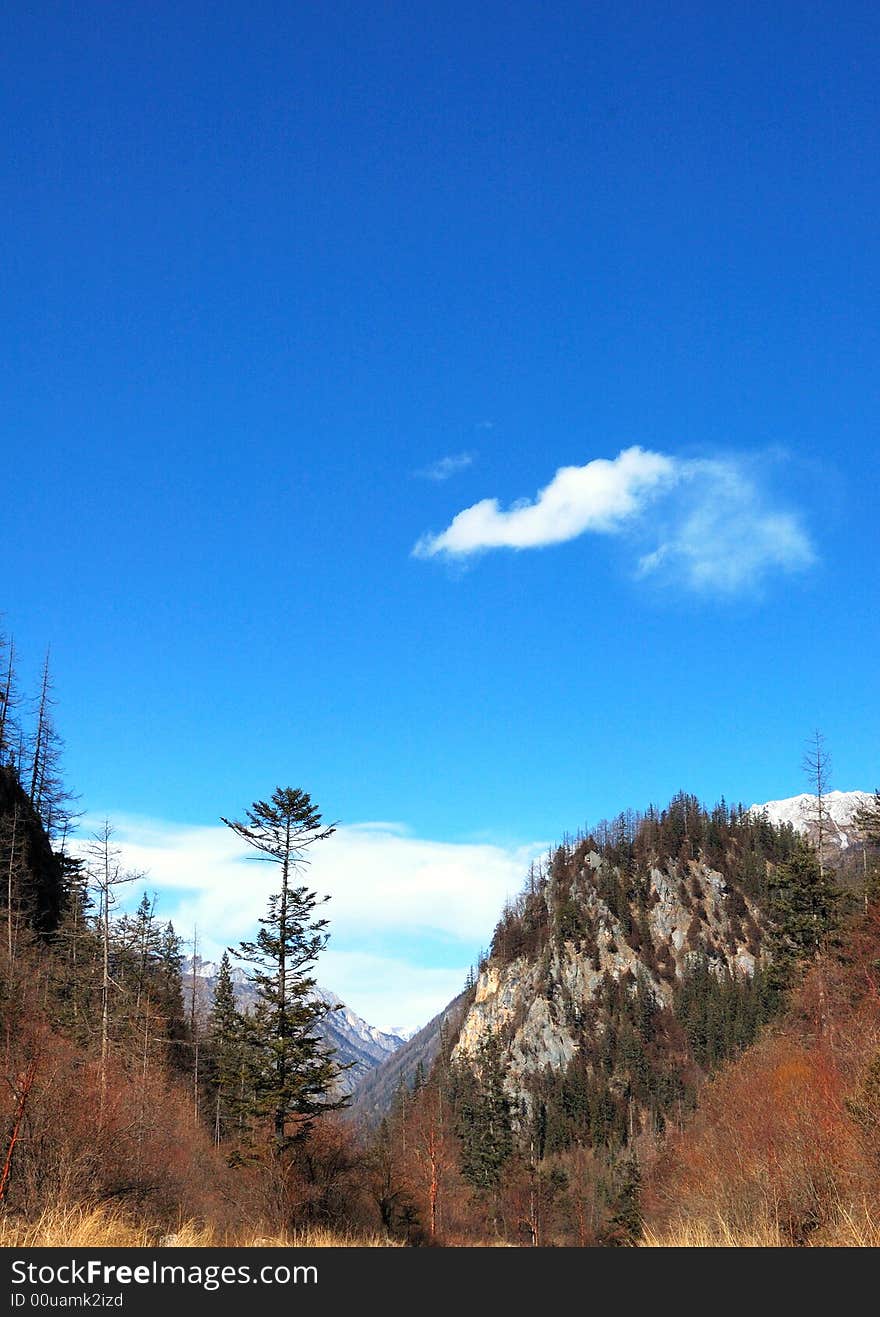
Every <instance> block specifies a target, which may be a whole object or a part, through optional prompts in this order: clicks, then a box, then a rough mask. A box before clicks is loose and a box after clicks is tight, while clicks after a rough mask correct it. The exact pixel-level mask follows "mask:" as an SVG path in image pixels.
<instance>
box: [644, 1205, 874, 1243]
mask: <svg viewBox="0 0 880 1317" xmlns="http://www.w3.org/2000/svg"><path fill="white" fill-rule="evenodd" d="M806 1243H807V1247H809V1248H878V1247H880V1221H878V1220H877V1218H876V1216H875V1215H874V1213H873V1211H872V1210H871V1208H870V1207H869V1206H868V1205H867V1204H863V1205H861V1206H859V1207H854V1208H850V1207H845V1206H843V1205H840V1206H839V1207H838V1210H837V1213H836V1216H835V1219H834V1221H832V1222H831V1223H829V1224H828V1225H826V1226H823V1227H822V1228H821V1229H820V1230H817V1231H816V1232H815V1233H814V1234H813V1235H811V1236H809V1237H808V1239H807V1241H806ZM642 1247H643V1248H790V1247H791V1240H790V1239H789V1238H787V1237H786V1235H785V1233H784V1232H783V1231H781V1230H780V1229H779V1227H778V1225H776V1224H775V1222H773V1221H758V1222H756V1223H755V1224H754V1225H752V1226H749V1227H748V1228H746V1227H742V1226H737V1225H733V1224H731V1223H730V1222H729V1221H725V1220H724V1219H723V1218H722V1217H718V1218H717V1219H715V1220H711V1221H678V1222H672V1223H671V1224H669V1225H667V1226H665V1227H664V1228H662V1229H656V1230H655V1229H653V1228H651V1227H647V1228H646V1229H645V1232H644V1236H643V1238H642Z"/></svg>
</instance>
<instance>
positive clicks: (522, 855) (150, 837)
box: [79, 818, 544, 1028]
mask: <svg viewBox="0 0 880 1317" xmlns="http://www.w3.org/2000/svg"><path fill="white" fill-rule="evenodd" d="M94 826H95V821H94V820H92V821H91V823H89V821H84V824H83V827H82V833H83V834H87V833H89V832H90V831H93V830H94ZM114 828H115V836H114V842H115V843H116V844H118V846H119V848H120V850H121V852H122V863H123V865H124V866H125V867H126V868H128V869H131V870H137V871H140V872H143V873H144V874H145V877H144V881H143V883H142V884H136V885H133V887H132V888H131V889H130V890H129V891H128V894H127V899H129V898H130V899H132V900H136V899H137V898H138V897H139V895H140V892H141V891H143V890H144V889H146V890H147V891H149V892H153V891H155V892H157V893H158V894H159V901H158V907H157V915H158V917H159V918H160V919H169V918H170V919H172V920H173V921H174V924H175V927H176V928H177V930H178V932H179V933H180V934H181V935H182V936H184V937H187V936H189V935H191V930H192V928H193V926H194V925H197V926H198V929H199V940H200V943H201V945H202V948H203V951H202V954H203V955H204V956H205V957H206V958H211V957H214V956H216V955H219V954H220V953H221V952H222V950H223V948H224V947H226V946H229V945H232V946H234V945H236V944H237V943H238V942H239V941H240V940H241V939H242V938H248V937H252V936H253V934H254V932H255V930H256V921H257V919H258V918H259V917H260V915H262V914H263V912H264V909H265V905H266V900H267V898H268V896H269V894H270V892H272V891H273V890H274V883H275V881H276V878H277V875H276V873H275V870H274V866H272V865H271V864H261V863H259V862H254V861H252V860H251V859H250V858H249V852H248V851H247V849H246V848H244V847H243V846H242V843H241V842H240V841H238V839H237V838H236V837H235V836H234V835H233V833H232V832H231V831H230V830H229V829H228V828H225V827H222V826H219V825H218V826H216V827H197V826H187V825H179V824H171V823H164V822H161V821H157V820H150V819H139V818H122V819H117V820H116V821H115V823H114ZM79 845H80V847H82V845H84V843H83V842H80V843H79ZM543 849H544V845H543V844H541V845H538V844H535V845H530V846H521V847H503V846H497V845H491V844H489V843H483V844H476V843H473V844H471V843H455V842H440V841H432V840H427V839H424V838H419V837H413V836H411V835H409V833H407V831H406V830H405V829H404V828H403V827H402V825H400V824H393V823H363V824H356V825H351V826H345V827H340V828H339V829H338V830H337V832H336V833H335V835H334V836H333V837H331V838H330V839H329V840H328V841H326V842H322V843H321V845H320V846H317V847H315V849H314V852H313V862H312V864H311V865H310V867H309V869H308V873H307V876H306V882H307V883H308V885H309V886H310V887H311V888H313V889H314V890H315V891H317V892H319V893H320V894H322V895H323V894H324V893H328V894H329V895H330V896H331V898H332V899H331V901H330V902H329V904H328V905H327V907H326V910H325V911H324V912H323V913H325V914H326V915H327V917H328V918H329V919H330V929H331V934H332V937H331V942H330V946H329V948H328V950H327V951H326V952H325V953H324V956H323V957H322V959H321V963H320V966H319V978H320V980H321V982H322V983H323V984H324V985H325V986H326V987H328V988H332V989H333V991H334V992H336V993H338V994H339V996H341V997H342V998H343V999H344V1000H345V1001H347V1002H348V1004H349V1005H350V1006H351V1007H352V1008H353V1009H354V1010H356V1011H358V1012H359V1014H361V1015H363V1016H364V1018H365V1019H367V1020H368V1021H369V1022H370V1023H371V1024H376V1025H378V1026H379V1027H385V1028H391V1027H407V1028H415V1027H417V1026H419V1025H421V1024H424V1023H425V1022H426V1021H427V1020H428V1019H429V1018H430V1016H431V1015H433V1014H436V1012H437V1011H439V1010H441V1009H442V1007H443V1006H445V1004H446V1003H447V1001H449V999H450V997H451V996H454V995H455V993H456V992H458V991H459V990H460V988H461V985H462V983H463V981H464V975H465V973H466V971H467V966H468V964H469V963H470V962H471V961H472V960H473V959H474V957H475V956H476V953H477V951H478V949H479V948H480V947H481V946H484V945H486V944H487V943H488V941H489V938H490V937H491V934H492V930H493V928H494V926H495V922H496V920H497V918H498V916H499V914H500V912H501V907H502V905H503V903H504V900H505V898H506V897H507V896H508V895H509V894H510V893H512V892H515V891H518V890H519V889H520V887H521V886H522V881H523V876H524V874H525V872H526V870H527V868H528V865H529V863H530V861H531V860H532V859H534V858H535V856H536V855H538V854H539V853H540V852H541V851H542V850H543ZM438 962H439V963H438ZM450 987H451V988H452V991H450Z"/></svg>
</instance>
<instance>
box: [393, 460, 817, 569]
mask: <svg viewBox="0 0 880 1317" xmlns="http://www.w3.org/2000/svg"><path fill="white" fill-rule="evenodd" d="M587 532H591V533H594V534H602V535H624V534H626V535H627V536H628V537H629V540H630V541H631V542H632V544H633V545H634V546H636V559H637V566H636V571H637V574H638V575H640V576H643V577H647V576H654V577H655V578H657V579H669V580H673V579H674V580H675V581H676V582H678V583H683V584H685V585H686V586H688V587H689V588H691V589H694V590H704V591H715V592H727V593H732V592H736V591H740V590H743V589H747V588H750V587H754V586H756V585H759V584H760V583H761V581H762V580H763V579H764V578H765V577H766V576H767V575H768V574H769V573H771V572H774V571H782V572H794V571H799V570H803V569H804V568H806V567H809V566H810V565H811V564H812V563H814V562H815V559H816V554H815V550H814V548H813V545H812V543H811V541H810V537H809V535H808V534H807V532H806V530H805V529H804V527H803V525H802V523H801V519H800V517H799V516H798V514H797V513H796V512H793V511H791V510H788V509H785V508H783V507H781V506H779V505H778V504H777V502H776V501H775V500H774V498H773V497H772V496H771V494H770V493H769V492H768V491H767V490H766V489H765V488H764V487H763V481H762V477H761V471H760V463H759V462H757V461H756V460H755V459H750V460H746V459H744V458H739V457H736V456H731V457H724V458H712V459H682V458H677V457H672V456H670V455H668V454H665V453H657V452H650V451H649V450H646V449H643V448H640V447H633V448H627V449H624V450H623V451H622V452H621V453H619V454H618V456H617V457H615V458H614V459H611V460H609V459H606V458H595V459H594V460H593V461H591V462H587V463H586V465H584V466H566V467H560V468H559V470H558V471H557V472H556V474H555V476H554V477H553V479H552V480H551V481H550V483H549V484H548V485H546V486H545V487H544V488H543V489H542V490H540V491H539V493H538V494H537V496H536V497H535V498H534V499H531V500H529V499H525V500H522V501H520V502H518V503H514V504H513V505H512V506H511V507H510V508H509V509H502V508H501V506H500V504H499V502H498V500H497V499H494V498H487V499H483V500H481V502H479V503H474V504H473V505H472V506H471V507H468V508H465V509H464V510H463V511H462V512H459V513H458V514H457V515H456V516H455V517H453V519H452V521H451V522H450V524H449V525H448V526H447V528H446V529H445V530H444V531H441V532H440V533H439V534H427V535H423V536H422V537H421V539H420V540H419V541H418V543H417V544H416V545H415V547H414V549H413V554H414V556H415V557H417V558H435V557H441V558H447V559H453V560H458V561H461V560H463V559H466V558H468V557H471V556H473V555H475V554H479V553H482V552H485V551H487V550H489V549H516V550H521V549H533V548H540V547H543V546H545V545H550V544H560V543H563V542H565V541H567V540H573V539H576V538H578V537H579V536H581V535H583V534H585V533H587Z"/></svg>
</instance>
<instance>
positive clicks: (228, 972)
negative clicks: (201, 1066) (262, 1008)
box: [207, 951, 254, 1144]
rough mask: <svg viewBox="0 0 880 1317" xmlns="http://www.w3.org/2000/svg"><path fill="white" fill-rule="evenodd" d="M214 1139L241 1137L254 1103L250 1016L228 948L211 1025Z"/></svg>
mask: <svg viewBox="0 0 880 1317" xmlns="http://www.w3.org/2000/svg"><path fill="white" fill-rule="evenodd" d="M207 1041H208V1054H209V1058H210V1060H209V1080H208V1089H209V1093H210V1099H211V1113H212V1116H213V1121H214V1141H215V1142H216V1143H218V1144H219V1143H223V1142H225V1141H226V1140H228V1139H230V1138H235V1137H238V1138H240V1137H241V1136H242V1134H243V1133H244V1131H245V1128H246V1127H247V1124H248V1118H249V1116H250V1113H251V1109H252V1107H253V1088H254V1075H253V1065H252V1060H251V1044H250V1038H249V1030H248V1020H247V1017H246V1016H245V1015H244V1013H243V1012H242V1011H240V1010H239V1009H238V1005H237V1003H236V1000H235V985H234V983H233V980H232V968H231V965H230V961H229V952H228V951H224V952H223V958H222V960H221V961H220V970H219V973H218V975H217V983H216V986H215V988H214V1002H213V1005H212V1007H211V1018H210V1022H209V1026H208V1040H207Z"/></svg>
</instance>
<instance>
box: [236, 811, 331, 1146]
mask: <svg viewBox="0 0 880 1317" xmlns="http://www.w3.org/2000/svg"><path fill="white" fill-rule="evenodd" d="M245 813H246V818H245V821H244V822H239V821H236V820H231V819H226V818H224V819H223V820H222V821H223V822H224V823H225V824H226V825H227V827H229V828H231V829H232V830H233V832H235V833H236V834H237V836H239V837H241V838H242V840H243V841H246V842H247V844H248V845H249V846H252V847H253V848H254V849H255V850H256V851H258V852H259V856H260V858H261V859H264V860H267V861H269V862H270V863H272V864H275V865H277V867H278V870H279V878H280V889H279V890H278V891H277V892H275V893H274V894H273V895H272V896H271V897H270V898H269V905H268V910H267V912H266V915H265V916H264V917H263V918H262V919H261V920H260V924H261V928H260V931H259V933H258V934H257V937H256V940H255V941H253V942H242V943H241V946H240V950H239V953H238V954H239V956H240V958H241V959H242V960H244V961H246V962H247V963H248V964H250V965H251V967H252V968H251V970H250V978H251V982H252V983H253V985H254V987H255V989H256V993H257V998H258V1002H257V1006H256V1009H255V1011H254V1016H253V1021H254V1031H255V1037H256V1042H257V1046H258V1051H259V1054H260V1059H261V1065H260V1074H259V1088H258V1096H259V1100H260V1110H261V1112H262V1113H263V1114H266V1115H268V1116H270V1117H271V1120H272V1124H273V1130H274V1142H275V1151H276V1153H278V1154H280V1153H281V1152H283V1151H284V1149H285V1148H286V1147H287V1146H288V1145H289V1144H290V1142H291V1141H292V1140H293V1139H295V1138H296V1137H298V1136H301V1135H303V1134H304V1133H305V1132H306V1131H307V1129H308V1127H309V1125H310V1123H311V1121H312V1120H313V1119H314V1117H316V1116H317V1115H319V1114H321V1113H322V1112H326V1111H331V1110H337V1109H338V1108H340V1107H343V1106H345V1105H346V1099H345V1098H344V1097H342V1096H339V1095H338V1094H337V1093H335V1091H334V1090H335V1088H336V1081H337V1078H338V1076H339V1074H340V1070H341V1067H340V1066H338V1065H337V1064H336V1062H335V1061H334V1059H333V1053H332V1051H331V1050H328V1048H327V1047H326V1046H325V1045H324V1043H323V1042H322V1040H321V1038H320V1037H319V1035H318V1032H317V1028H318V1025H319V1024H320V1022H321V1021H322V1020H323V1019H324V1018H325V1017H326V1016H327V1015H328V1014H329V1013H330V1012H331V1011H332V1010H334V1009H335V1008H334V1007H333V1006H331V1005H329V1004H328V1003H326V1002H324V1001H322V999H321V998H320V997H318V996H316V995H315V979H314V976H313V972H312V971H313V969H314V966H315V964H316V962H317V959H318V956H319V955H320V953H321V952H322V951H323V949H324V947H325V946H326V945H327V940H328V936H329V935H328V933H327V923H328V921H327V920H326V919H319V918H316V917H315V911H316V907H317V906H318V905H319V904H323V903H324V902H325V901H327V900H328V899H329V898H328V897H326V896H325V897H321V898H319V897H318V895H317V893H315V892H313V891H311V890H310V889H309V888H308V886H307V885H306V884H304V883H299V884H298V885H294V880H295V877H296V876H297V875H298V874H299V873H300V871H301V869H302V867H303V866H304V865H305V864H307V863H308V851H309V848H310V847H311V846H313V845H315V844H316V843H317V842H319V841H324V840H326V838H328V837H329V836H331V834H332V833H333V831H334V828H333V827H326V826H324V825H323V824H322V822H321V815H320V812H319V811H318V809H317V807H316V806H315V805H313V804H312V801H311V799H310V797H309V795H308V793H307V792H305V791H301V790H299V789H298V788H294V787H278V788H276V790H275V791H274V792H273V794H272V797H271V799H270V800H268V801H267V800H258V801H255V802H254V804H253V806H252V807H251V808H250V809H249V810H246V811H245ZM291 1128H293V1130H294V1132H293V1134H291V1133H290V1131H291Z"/></svg>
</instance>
